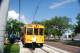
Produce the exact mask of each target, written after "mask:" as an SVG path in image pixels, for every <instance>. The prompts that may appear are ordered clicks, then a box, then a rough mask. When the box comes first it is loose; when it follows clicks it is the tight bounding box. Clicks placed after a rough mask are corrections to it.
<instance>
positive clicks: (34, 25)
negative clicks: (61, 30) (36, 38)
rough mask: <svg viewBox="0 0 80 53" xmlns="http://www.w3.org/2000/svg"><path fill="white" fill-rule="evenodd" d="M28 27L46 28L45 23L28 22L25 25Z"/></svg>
mask: <svg viewBox="0 0 80 53" xmlns="http://www.w3.org/2000/svg"><path fill="white" fill-rule="evenodd" d="M24 27H26V28H44V25H41V24H26V25H24Z"/></svg>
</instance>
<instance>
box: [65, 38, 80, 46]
mask: <svg viewBox="0 0 80 53" xmlns="http://www.w3.org/2000/svg"><path fill="white" fill-rule="evenodd" d="M64 43H65V44H67V45H73V46H78V47H80V41H75V40H74V41H65V42H64Z"/></svg>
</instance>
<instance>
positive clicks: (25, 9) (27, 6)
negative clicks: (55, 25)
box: [9, 0, 80, 23]
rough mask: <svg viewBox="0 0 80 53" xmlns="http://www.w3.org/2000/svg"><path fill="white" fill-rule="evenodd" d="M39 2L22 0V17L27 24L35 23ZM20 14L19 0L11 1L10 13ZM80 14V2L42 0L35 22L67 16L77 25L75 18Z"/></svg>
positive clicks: (73, 0)
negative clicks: (12, 11)
mask: <svg viewBox="0 0 80 53" xmlns="http://www.w3.org/2000/svg"><path fill="white" fill-rule="evenodd" d="M38 2H39V0H21V16H22V15H24V18H25V20H26V22H28V23H31V22H32V21H33V19H34V18H33V15H34V11H35V8H36V6H37V4H38ZM11 10H14V11H15V12H16V13H19V0H10V7H9V11H11ZM79 12H80V7H79V4H78V0H41V4H40V6H39V9H38V12H37V14H36V17H35V19H34V20H37V21H43V20H46V19H51V18H52V17H54V16H67V17H69V18H71V19H72V20H71V21H72V22H73V23H75V17H76V16H77V14H78V13H79Z"/></svg>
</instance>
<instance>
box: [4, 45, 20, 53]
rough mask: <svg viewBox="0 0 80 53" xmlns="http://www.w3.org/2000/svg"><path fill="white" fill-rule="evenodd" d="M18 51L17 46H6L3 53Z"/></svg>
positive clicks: (16, 52) (17, 52)
mask: <svg viewBox="0 0 80 53" xmlns="http://www.w3.org/2000/svg"><path fill="white" fill-rule="evenodd" d="M19 49H20V47H19V45H18V44H7V45H5V47H4V53H19Z"/></svg>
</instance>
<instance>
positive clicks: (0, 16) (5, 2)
mask: <svg viewBox="0 0 80 53" xmlns="http://www.w3.org/2000/svg"><path fill="white" fill-rule="evenodd" d="M8 6H9V0H2V1H1V4H0V53H3V51H4V35H5V28H6V20H7V14H8Z"/></svg>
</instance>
